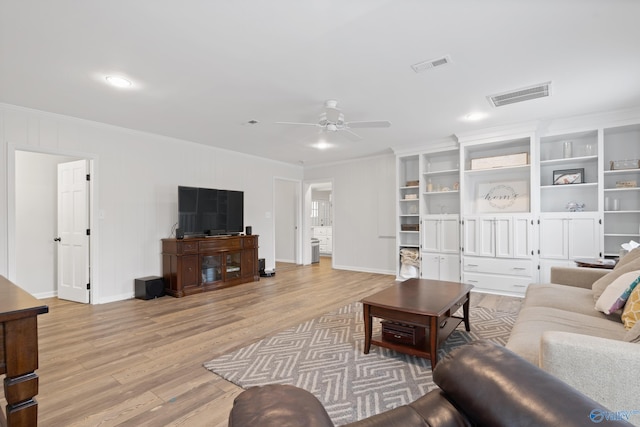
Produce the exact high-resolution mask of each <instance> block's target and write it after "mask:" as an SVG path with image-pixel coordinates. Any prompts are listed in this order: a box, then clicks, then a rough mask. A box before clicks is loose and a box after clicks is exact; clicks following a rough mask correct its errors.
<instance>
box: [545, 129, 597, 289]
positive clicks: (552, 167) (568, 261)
mask: <svg viewBox="0 0 640 427" xmlns="http://www.w3.org/2000/svg"><path fill="white" fill-rule="evenodd" d="M567 144H568V148H567ZM601 145H602V144H599V142H598V131H597V130H589V131H583V132H575V133H569V134H559V135H550V136H547V137H542V138H540V168H539V171H540V173H539V182H540V185H539V197H540V215H539V219H538V223H539V230H540V232H539V236H540V237H539V238H540V245H539V252H538V255H539V265H540V278H539V279H540V281H541V282H549V281H550V274H551V267H554V266H562V267H575V266H576V264H575V262H574V261H573V260H574V259H576V258H598V257H601V256H602V249H601V240H602V239H601V235H602V232H601V223H602V219H601V215H600V212H599V204H598V199H599V194H600V191H599V185H598V182H599V179H598V176H599V169H600V168H599V167H598V165H599V159H600V155H599V154H600V152H601V149H600V148H601ZM572 171H573V172H575V171H579V172H580V173H581V175H582V179H581V181H582V182H579V183H574V184H558V183H556V182H555V181H557V177H558V176H561V175H562V174H564V173H565V172H566V173H572ZM570 203H575V204H576V205H579V206H580V207H579V208H578V210H581V211H580V212H571V211H570V210H571V209H570V205H569V204H570Z"/></svg>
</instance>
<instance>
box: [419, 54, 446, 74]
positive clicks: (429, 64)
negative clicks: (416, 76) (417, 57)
mask: <svg viewBox="0 0 640 427" xmlns="http://www.w3.org/2000/svg"><path fill="white" fill-rule="evenodd" d="M450 62H451V57H450V56H449V55H446V56H443V57H442V58H437V59H430V60H428V61H422V62H419V63H417V64H413V65H412V66H411V68H413V71H415V72H416V73H422V72H423V71H427V70H430V69H432V68H436V67H440V66H442V65H447V64H449V63H450Z"/></svg>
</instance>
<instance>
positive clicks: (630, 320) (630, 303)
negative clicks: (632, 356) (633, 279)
mask: <svg viewBox="0 0 640 427" xmlns="http://www.w3.org/2000/svg"><path fill="white" fill-rule="evenodd" d="M638 320H640V286H636V288H635V289H634V290H633V292H631V296H630V297H629V299H628V300H627V303H626V304H625V305H624V311H623V312H622V323H623V324H624V327H625V329H627V330H629V332H631V331H636V332H637V333H636V337H635V340H634V339H633V337H630V338H631V339H627V337H626V336H625V340H627V341H637V340H638V338H639V337H640V327H636V326H637V325H640V322H639V321H638ZM627 335H629V333H627Z"/></svg>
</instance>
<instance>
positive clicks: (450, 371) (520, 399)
mask: <svg viewBox="0 0 640 427" xmlns="http://www.w3.org/2000/svg"><path fill="white" fill-rule="evenodd" d="M433 380H434V381H435V383H436V384H437V385H438V386H439V389H435V390H432V391H430V392H429V393H427V394H426V395H424V396H422V397H421V398H419V399H418V400H416V401H415V402H413V403H410V404H408V405H403V406H400V407H397V408H395V409H392V410H389V411H387V412H383V413H381V414H378V415H374V416H372V417H369V418H367V419H364V420H360V421H357V422H354V423H351V424H348V426H349V427H395V426H397V427H412V426H420V427H435V426H446V427H457V426H487V427H489V426H490V427H500V426H504V427H514V426H531V427H534V426H535V427H541V426H554V427H556V426H563V427H567V426H576V427H578V426H581V427H584V426H589V425H592V424H593V425H598V423H599V424H600V425H603V426H622V425H627V426H628V425H630V424H629V423H627V422H626V421H622V420H608V419H607V416H609V418H611V416H613V418H624V416H625V415H624V413H622V412H620V413H612V412H611V411H608V410H607V409H606V408H603V407H602V405H600V404H598V403H597V402H595V401H593V400H591V399H590V398H588V397H586V396H585V395H583V394H581V393H580V392H578V391H576V390H575V389H573V388H571V387H570V386H568V385H567V384H565V383H564V382H562V381H560V380H558V379H557V378H555V377H553V376H551V375H550V374H548V373H546V372H544V371H543V370H541V369H539V368H538V367H536V366H534V365H532V364H531V363H529V362H527V361H526V360H524V359H522V358H521V357H519V356H517V355H516V354H515V353H512V352H511V351H509V350H507V349H505V348H504V347H502V346H499V345H496V344H493V343H490V342H488V341H475V342H472V343H470V344H467V345H464V346H461V347H459V348H457V349H455V350H453V351H452V352H450V353H449V354H448V355H447V356H445V357H444V358H443V359H442V360H441V361H440V362H439V363H438V365H437V366H436V369H435V370H434V372H433ZM625 409H629V410H633V409H636V408H625ZM636 416H638V415H636ZM229 426H231V427H248V426H260V427H293V426H296V427H297V426H305V427H333V423H332V422H331V419H330V418H329V416H328V415H327V413H326V411H325V410H324V408H323V407H322V404H321V403H320V402H319V401H318V400H317V399H316V398H315V396H313V395H312V394H311V393H309V392H307V391H305V390H302V389H300V388H297V387H294V386H290V385H276V384H274V385H266V386H262V387H253V388H250V389H248V390H245V391H243V392H242V393H240V394H239V395H238V396H237V397H236V399H235V401H234V406H233V409H232V410H231V414H230V416H229Z"/></svg>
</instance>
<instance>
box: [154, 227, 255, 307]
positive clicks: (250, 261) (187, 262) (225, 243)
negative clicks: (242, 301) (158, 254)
mask: <svg viewBox="0 0 640 427" xmlns="http://www.w3.org/2000/svg"><path fill="white" fill-rule="evenodd" d="M162 277H163V279H164V286H165V292H166V293H167V294H168V295H172V296H174V297H183V296H186V295H192V294H197V293H200V292H205V291H211V290H214V289H219V288H223V287H227V286H233V285H238V284H241V283H247V282H253V281H258V280H260V274H259V271H258V236H256V235H249V236H215V237H191V238H185V239H162Z"/></svg>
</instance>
